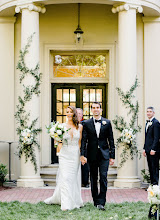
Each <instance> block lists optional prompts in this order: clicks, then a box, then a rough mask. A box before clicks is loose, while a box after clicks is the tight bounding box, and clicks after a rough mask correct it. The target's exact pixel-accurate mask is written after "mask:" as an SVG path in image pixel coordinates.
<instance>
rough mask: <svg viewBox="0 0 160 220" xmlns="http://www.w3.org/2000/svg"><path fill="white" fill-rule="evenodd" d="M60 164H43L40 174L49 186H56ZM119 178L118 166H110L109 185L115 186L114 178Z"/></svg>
mask: <svg viewBox="0 0 160 220" xmlns="http://www.w3.org/2000/svg"><path fill="white" fill-rule="evenodd" d="M58 167H59V164H50V165H41V171H40V175H41V177H42V179H43V180H44V184H47V185H48V186H56V176H57V170H58ZM116 178H117V167H116V166H110V168H109V170H108V186H113V183H114V180H115V179H116Z"/></svg>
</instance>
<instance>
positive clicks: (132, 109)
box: [113, 78, 141, 167]
mask: <svg viewBox="0 0 160 220" xmlns="http://www.w3.org/2000/svg"><path fill="white" fill-rule="evenodd" d="M137 87H138V79H137V78H136V79H135V82H134V84H133V85H132V86H131V88H130V89H129V90H128V91H127V92H123V91H122V90H121V89H120V88H116V90H117V91H118V95H119V96H120V100H121V101H122V105H123V106H124V107H125V108H126V109H127V110H128V112H127V116H128V118H127V119H128V120H126V119H125V118H124V117H122V116H118V115H116V118H115V119H114V120H113V124H114V125H115V129H116V130H118V132H119V134H120V135H119V137H118V138H117V142H116V146H117V148H119V147H121V146H123V150H122V153H121V154H120V157H121V161H120V163H119V167H122V166H123V164H124V163H125V162H126V161H127V159H128V158H129V156H130V157H131V159H132V160H133V158H134V155H139V158H140V157H141V153H140V151H139V150H138V149H137V142H136V134H137V133H138V132H140V131H141V126H140V125H139V124H138V113H139V103H138V101H133V99H134V98H135V96H134V92H135V90H136V88H137Z"/></svg>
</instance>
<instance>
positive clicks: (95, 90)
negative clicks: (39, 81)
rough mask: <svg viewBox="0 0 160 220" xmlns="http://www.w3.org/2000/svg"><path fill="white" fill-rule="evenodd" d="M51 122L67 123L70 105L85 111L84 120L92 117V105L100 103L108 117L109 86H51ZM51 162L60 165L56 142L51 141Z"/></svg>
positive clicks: (104, 115) (68, 84) (89, 84)
mask: <svg viewBox="0 0 160 220" xmlns="http://www.w3.org/2000/svg"><path fill="white" fill-rule="evenodd" d="M51 91H52V95H51V121H53V120H54V121H59V122H60V123H64V122H66V112H65V111H66V108H67V106H69V105H72V106H75V107H76V108H82V109H83V118H84V120H87V119H89V118H91V117H92V113H91V104H92V103H93V102H94V101H98V102H100V103H101V105H102V109H103V111H102V116H103V117H107V109H108V108H107V99H108V84H96V83H86V84H84V83H83V84H78V83H77V84H72V83H67V84H66V83H65V84H63V83H62V84H51ZM51 162H52V164H54V163H58V157H57V156H56V149H55V148H54V141H53V139H52V141H51Z"/></svg>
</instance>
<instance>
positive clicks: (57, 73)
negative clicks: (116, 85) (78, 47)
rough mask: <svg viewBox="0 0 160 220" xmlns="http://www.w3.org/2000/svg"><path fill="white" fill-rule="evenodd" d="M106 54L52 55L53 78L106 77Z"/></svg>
mask: <svg viewBox="0 0 160 220" xmlns="http://www.w3.org/2000/svg"><path fill="white" fill-rule="evenodd" d="M107 71H108V52H105V53H96V52H95V53H93V54H86V53H83V54H80V53H76V54H67V53H66V54H61V53H56V54H55V53H54V54H53V76H54V77H100V78H103V77H106V74H107Z"/></svg>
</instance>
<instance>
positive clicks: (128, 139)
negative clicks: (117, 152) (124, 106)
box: [121, 128, 136, 145]
mask: <svg viewBox="0 0 160 220" xmlns="http://www.w3.org/2000/svg"><path fill="white" fill-rule="evenodd" d="M135 138H136V135H135V134H134V131H133V129H132V128H129V129H128V128H125V129H123V131H122V133H121V141H122V142H123V143H126V144H129V145H130V144H132V142H133V140H134V139H135Z"/></svg>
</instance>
